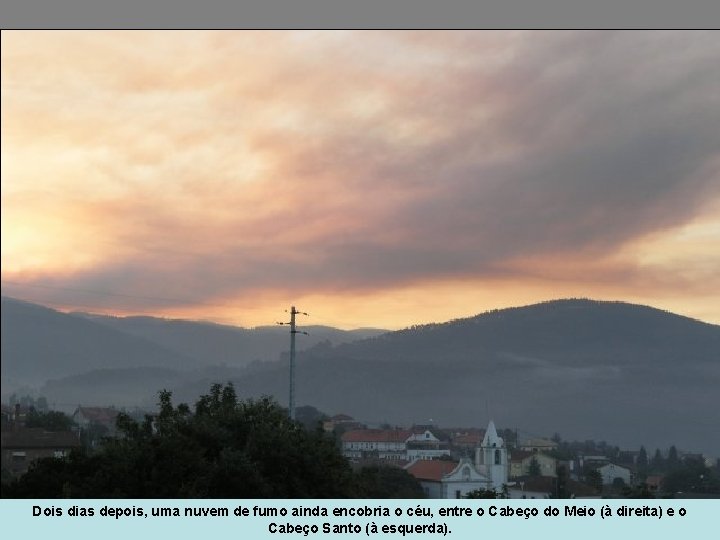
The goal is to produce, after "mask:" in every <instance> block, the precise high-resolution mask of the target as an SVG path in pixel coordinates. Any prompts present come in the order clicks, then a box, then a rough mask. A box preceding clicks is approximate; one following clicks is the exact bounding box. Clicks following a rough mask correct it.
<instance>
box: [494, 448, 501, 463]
mask: <svg viewBox="0 0 720 540" xmlns="http://www.w3.org/2000/svg"><path fill="white" fill-rule="evenodd" d="M495 465H502V460H501V456H500V450H495Z"/></svg>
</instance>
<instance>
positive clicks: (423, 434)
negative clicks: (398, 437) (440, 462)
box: [405, 428, 450, 461]
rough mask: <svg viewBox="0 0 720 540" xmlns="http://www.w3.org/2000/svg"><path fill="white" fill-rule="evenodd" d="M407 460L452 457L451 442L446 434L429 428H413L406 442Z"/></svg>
mask: <svg viewBox="0 0 720 540" xmlns="http://www.w3.org/2000/svg"><path fill="white" fill-rule="evenodd" d="M405 443H406V448H407V459H408V460H410V461H412V460H414V459H439V458H441V457H443V456H447V457H449V456H450V442H449V438H448V436H447V435H445V434H444V433H442V432H440V431H438V430H433V429H429V428H413V430H412V433H411V435H410V436H409V437H408V438H407V440H406V441H405Z"/></svg>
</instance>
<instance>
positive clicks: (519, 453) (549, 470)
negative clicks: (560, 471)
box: [510, 450, 558, 478]
mask: <svg viewBox="0 0 720 540" xmlns="http://www.w3.org/2000/svg"><path fill="white" fill-rule="evenodd" d="M533 462H535V463H537V475H536V476H549V477H555V476H557V464H558V462H557V460H556V459H555V458H553V457H550V456H548V455H546V454H543V453H540V452H537V453H536V452H529V451H526V450H513V451H512V452H511V453H510V478H517V477H519V476H530V475H532V474H533V471H532V469H533Z"/></svg>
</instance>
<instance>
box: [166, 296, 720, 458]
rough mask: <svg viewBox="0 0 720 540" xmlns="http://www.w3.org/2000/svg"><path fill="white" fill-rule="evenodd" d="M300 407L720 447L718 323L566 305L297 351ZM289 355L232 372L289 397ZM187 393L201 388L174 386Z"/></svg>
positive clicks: (247, 386) (249, 387)
mask: <svg viewBox="0 0 720 540" xmlns="http://www.w3.org/2000/svg"><path fill="white" fill-rule="evenodd" d="M297 373H298V379H297V396H298V403H312V404H313V405H314V406H316V407H318V408H320V409H322V410H326V411H336V412H344V413H348V414H351V415H353V416H355V417H356V418H360V419H364V420H367V421H376V422H389V423H410V422H419V423H427V422H428V421H429V419H433V421H435V422H438V423H440V424H441V425H442V424H444V425H449V424H452V425H458V424H461V425H474V426H482V425H484V424H485V422H486V421H487V412H488V411H489V414H490V415H491V416H493V417H494V418H495V420H496V421H497V422H498V423H499V424H500V425H502V426H505V427H509V428H512V427H519V428H520V429H523V430H527V431H530V432H535V433H540V434H551V433H553V432H555V431H559V432H560V433H561V434H562V435H564V436H567V437H568V438H577V439H581V440H582V439H590V438H593V439H598V438H607V440H609V441H613V442H618V443H621V444H625V445H630V446H635V447H638V446H639V445H640V444H646V445H649V446H653V447H654V446H659V447H662V448H666V447H667V446H669V445H670V444H673V443H674V444H677V445H678V446H680V447H681V448H686V449H697V450H704V451H706V452H708V451H709V452H712V453H713V454H715V455H720V430H717V427H716V426H717V424H718V422H720V413H719V412H718V411H720V393H719V392H718V390H717V389H718V388H720V327H718V326H715V325H710V324H706V323H702V322H699V321H695V320H692V319H688V318H686V317H681V316H678V315H674V314H672V313H667V312H664V311H660V310H657V309H653V308H649V307H646V306H636V305H631V304H625V303H620V302H595V301H589V300H562V301H554V302H547V303H543V304H537V305H533V306H527V307H522V308H513V309H505V310H498V311H493V312H489V313H485V314H482V315H478V316H476V317H472V318H468V319H462V320H456V321H451V322H448V323H444V324H436V325H428V326H421V327H414V328H410V329H406V330H402V331H399V332H391V333H388V334H384V335H382V336H378V337H375V338H372V339H367V340H363V341H359V342H356V343H352V344H347V345H340V346H337V347H315V348H312V349H310V350H308V351H305V352H304V353H302V354H300V355H299V360H298V370H297ZM286 380H287V363H286V362H278V363H276V364H275V365H272V364H266V365H264V366H262V367H261V369H259V370H257V371H256V372H254V373H246V374H244V375H243V376H241V377H239V378H237V379H236V383H237V385H238V389H239V391H240V392H241V393H243V392H244V393H246V394H248V395H260V394H273V395H276V396H278V397H279V399H280V400H281V401H285V400H286V393H287V390H286V386H287V384H286ZM178 390H179V391H180V392H181V394H183V395H184V396H185V397H189V396H191V395H193V394H195V393H197V392H198V391H199V388H196V387H194V386H185V387H181V388H178Z"/></svg>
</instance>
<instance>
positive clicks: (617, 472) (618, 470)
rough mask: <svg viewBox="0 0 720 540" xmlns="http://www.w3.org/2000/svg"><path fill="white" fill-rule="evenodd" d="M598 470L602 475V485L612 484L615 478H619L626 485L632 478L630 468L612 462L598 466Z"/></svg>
mask: <svg viewBox="0 0 720 540" xmlns="http://www.w3.org/2000/svg"><path fill="white" fill-rule="evenodd" d="M598 472H599V473H600V476H602V483H603V485H606V486H607V485H612V483H613V482H614V481H615V479H616V478H621V479H622V481H623V482H625V484H626V485H630V480H631V479H632V473H631V472H630V469H628V468H626V467H621V466H620V465H615V464H614V463H608V464H607V465H603V466H602V467H598Z"/></svg>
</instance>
